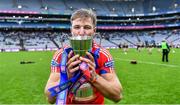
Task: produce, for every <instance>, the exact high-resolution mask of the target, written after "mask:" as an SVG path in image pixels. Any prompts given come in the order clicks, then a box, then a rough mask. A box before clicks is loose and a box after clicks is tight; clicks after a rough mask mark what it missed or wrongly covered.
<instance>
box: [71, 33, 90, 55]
mask: <svg viewBox="0 0 180 105" xmlns="http://www.w3.org/2000/svg"><path fill="white" fill-rule="evenodd" d="M69 39H70V44H71V47H72V48H73V51H74V54H79V55H80V56H85V55H86V52H87V51H88V50H89V49H91V48H92V37H91V36H72V37H70V38H69Z"/></svg>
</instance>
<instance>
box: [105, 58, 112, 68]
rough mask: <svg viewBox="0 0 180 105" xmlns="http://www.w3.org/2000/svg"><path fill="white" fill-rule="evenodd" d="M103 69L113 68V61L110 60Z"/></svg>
mask: <svg viewBox="0 0 180 105" xmlns="http://www.w3.org/2000/svg"><path fill="white" fill-rule="evenodd" d="M104 66H105V67H114V61H113V60H111V61H108V62H106V63H105V64H104Z"/></svg>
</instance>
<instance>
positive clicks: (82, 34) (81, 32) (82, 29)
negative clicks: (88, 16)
mask: <svg viewBox="0 0 180 105" xmlns="http://www.w3.org/2000/svg"><path fill="white" fill-rule="evenodd" d="M85 33H86V32H85V29H84V28H83V27H81V28H80V29H79V33H78V34H79V35H80V36H84V35H85Z"/></svg>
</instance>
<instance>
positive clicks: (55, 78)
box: [44, 72, 60, 104]
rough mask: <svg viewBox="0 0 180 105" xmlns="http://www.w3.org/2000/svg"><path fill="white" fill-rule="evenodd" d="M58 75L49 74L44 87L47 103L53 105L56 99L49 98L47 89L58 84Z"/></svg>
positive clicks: (54, 73)
mask: <svg viewBox="0 0 180 105" xmlns="http://www.w3.org/2000/svg"><path fill="white" fill-rule="evenodd" d="M59 79H60V74H59V73H56V72H51V74H50V76H49V79H48V81H47V84H46V87H45V90H44V92H45V95H46V98H47V100H48V102H49V103H51V104H54V103H55V101H56V97H51V95H50V92H49V91H48V89H49V88H51V87H53V86H56V85H58V84H59V81H60V80H59Z"/></svg>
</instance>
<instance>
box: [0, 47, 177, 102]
mask: <svg viewBox="0 0 180 105" xmlns="http://www.w3.org/2000/svg"><path fill="white" fill-rule="evenodd" d="M174 50H175V53H172V52H173V51H172V50H171V52H170V55H169V62H168V63H167V62H162V61H161V52H158V51H157V49H153V52H152V54H151V55H150V54H148V53H147V50H146V49H143V51H142V52H137V51H136V50H135V49H130V50H129V52H128V53H127V54H124V53H123V52H122V50H119V49H112V50H110V52H111V54H112V55H113V58H114V60H115V68H116V73H117V75H118V77H119V79H120V81H121V83H122V86H123V99H122V100H121V101H120V102H119V104H180V49H174ZM53 53H54V52H49V51H47V52H3V53H0V104H47V102H46V100H45V97H44V87H45V84H46V81H47V79H48V76H49V73H50V61H51V58H52V55H53ZM133 59H134V60H137V64H136V65H135V64H130V60H133ZM22 60H24V61H34V62H35V63H32V64H24V65H21V64H20V61H22ZM105 103H106V104H113V102H112V101H110V100H107V99H106V100H105Z"/></svg>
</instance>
